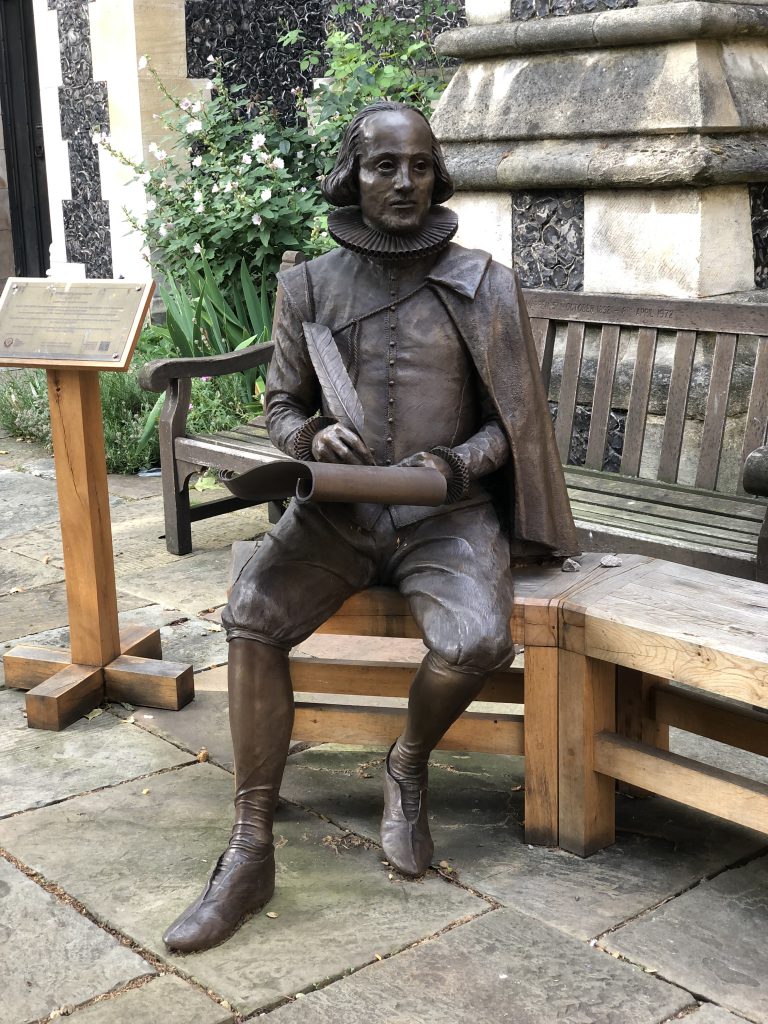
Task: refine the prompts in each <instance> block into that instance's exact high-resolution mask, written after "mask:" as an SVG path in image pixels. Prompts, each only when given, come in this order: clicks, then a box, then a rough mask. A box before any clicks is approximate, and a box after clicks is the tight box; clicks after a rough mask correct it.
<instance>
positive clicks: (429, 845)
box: [381, 745, 435, 878]
mask: <svg viewBox="0 0 768 1024" xmlns="http://www.w3.org/2000/svg"><path fill="white" fill-rule="evenodd" d="M393 749H394V745H393V747H392V748H390V751H389V754H387V759H386V761H385V762H384V815H383V817H382V819H381V845H382V847H383V849H384V856H385V857H386V858H387V860H388V861H389V863H390V864H391V865H392V866H393V867H396V868H397V870H398V871H401V872H402V873H403V874H404V875H411V876H412V877H413V878H418V877H419V876H420V875H423V874H424V872H425V871H426V870H427V868H428V867H429V865H430V864H431V863H432V854H433V853H434V851H435V846H434V843H433V842H432V836H431V835H430V834H429V820H428V818H427V772H426V771H425V772H424V774H423V775H422V776H421V777H420V778H419V779H413V780H408V779H404V780H403V781H402V782H401V781H400V780H398V779H396V778H395V777H394V775H392V773H391V772H390V770H389V758H390V755H391V754H392V750H393ZM405 786H415V787H418V791H419V795H418V813H417V814H416V816H415V818H413V820H410V816H406V813H405V810H404V809H403V794H402V789H401V787H403V788H404V787H405Z"/></svg>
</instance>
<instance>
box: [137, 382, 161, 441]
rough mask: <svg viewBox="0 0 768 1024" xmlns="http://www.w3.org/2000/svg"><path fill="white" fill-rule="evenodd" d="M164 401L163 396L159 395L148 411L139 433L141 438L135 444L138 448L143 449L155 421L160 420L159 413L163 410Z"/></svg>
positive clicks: (155, 423)
mask: <svg viewBox="0 0 768 1024" xmlns="http://www.w3.org/2000/svg"><path fill="white" fill-rule="evenodd" d="M164 401H165V395H160V397H159V398H158V400H157V401H156V402H155V404H154V405H153V406H152V408H151V410H150V411H149V413H148V415H147V418H146V420H145V421H144V429H143V430H142V432H141V436H140V437H139V440H138V442H137V444H138V447H139V448H143V447H144V445H145V444H146V443H147V441H148V440H149V439H150V437H151V436H152V434H153V432H154V429H155V427H156V426H157V421H158V420H159V419H160V413H161V412H162V410H163V402H164Z"/></svg>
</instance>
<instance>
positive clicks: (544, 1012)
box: [270, 910, 694, 1024]
mask: <svg viewBox="0 0 768 1024" xmlns="http://www.w3.org/2000/svg"><path fill="white" fill-rule="evenodd" d="M693 1003H694V1000H693V999H692V998H691V997H690V996H689V995H688V993H687V992H682V991H681V990H680V989H677V988H674V987H673V986H671V985H667V984H665V983H664V982H661V981H659V980H657V979H654V978H652V977H651V976H649V975H647V974H644V973H643V972H642V971H639V970H637V969H636V968H634V967H631V966H630V965H628V964H624V963H619V962H618V961H616V960H613V959H612V958H611V957H609V956H606V955H605V954H604V953H601V952H599V951H597V950H593V949H590V948H589V947H588V946H585V945H584V944H583V943H581V942H577V941H575V940H573V939H569V938H567V937H566V936H564V935H562V934H560V933H559V932H557V931H555V930H554V929H553V928H548V927H547V926H546V925H543V924H540V923H539V922H537V921H532V920H531V919H530V918H528V917H525V916H524V915H522V914H519V913H516V912H515V911H513V910H497V911H494V912H491V913H489V914H485V915H484V916H483V917H481V918H480V919H478V920H475V921H472V922H469V923H468V924H463V925H461V926H459V927H457V928H454V929H453V930H451V931H450V932H448V933H447V934H445V935H441V936H440V937H439V938H437V939H435V940H433V941H431V942H426V943H423V944H422V945H420V946H418V947H416V948H415V949H411V950H408V951H407V952H403V953H401V954H400V955H398V956H396V957H393V958H392V959H390V960H387V961H386V962H384V963H378V964H375V965H373V966H371V967H368V968H366V969H365V970H363V971H360V972H358V973H357V974H355V975H354V976H352V977H350V978H345V979H344V980H342V981H339V982H337V983H336V984H334V985H331V986H330V987H328V988H325V989H323V990H322V991H320V992H313V993H311V994H309V995H307V996H305V997H304V998H303V999H297V1000H296V1001H295V1002H294V1003H292V1004H290V1005H286V1006H285V1007H282V1008H280V1009H278V1010H276V1011H275V1012H274V1013H272V1014H270V1020H274V1022H275V1024H282V1022H283V1021H285V1022H286V1024H288V1022H291V1024H294V1022H295V1024H359V1022H360V1021H365V1022H366V1024H466V1022H467V1021H471V1020H478V1021H506V1022H509V1024H659V1022H660V1021H663V1020H665V1019H667V1018H668V1017H669V1016H671V1015H672V1014H675V1013H677V1012H679V1011H680V1010H682V1009H683V1008H684V1007H686V1006H690V1005H692V1004H693Z"/></svg>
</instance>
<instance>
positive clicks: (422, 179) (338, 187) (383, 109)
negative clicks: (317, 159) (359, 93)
mask: <svg viewBox="0 0 768 1024" xmlns="http://www.w3.org/2000/svg"><path fill="white" fill-rule="evenodd" d="M322 191H323V195H324V196H325V198H326V199H327V200H328V202H329V203H331V204H332V205H334V206H359V207H360V210H361V213H362V217H363V221H364V222H365V223H366V224H367V225H368V226H369V227H373V228H378V229H379V230H380V231H386V232H388V233H389V234H393V235H409V234H413V233H414V232H416V231H418V230H419V229H420V228H421V227H423V225H424V223H425V221H426V218H427V214H428V213H429V209H430V207H431V206H432V205H433V204H435V203H443V202H445V200H446V199H449V198H450V197H451V196H452V195H453V182H452V180H451V176H450V175H449V174H448V171H447V169H446V166H445V161H444V159H443V154H442V151H441V149H440V144H439V142H438V141H437V139H436V138H435V136H434V135H433V133H432V129H431V127H430V125H429V122H428V121H427V119H426V118H425V117H424V115H423V114H421V113H420V112H419V111H418V110H415V109H414V108H413V107H408V106H406V105H405V104H404V103H392V102H391V101H389V100H380V101H379V102H378V103H373V104H371V106H370V107H365V108H364V109H363V110H361V111H360V112H359V113H358V114H356V115H355V116H354V117H353V118H352V120H351V121H350V123H349V125H348V126H347V130H346V131H345V133H344V138H343V139H342V142H341V148H340V149H339V155H338V158H337V160H336V166H335V167H334V168H333V170H332V171H331V173H330V174H329V175H328V177H327V178H326V179H325V181H324V182H323V185H322Z"/></svg>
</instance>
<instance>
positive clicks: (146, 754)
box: [0, 690, 191, 835]
mask: <svg viewBox="0 0 768 1024" xmlns="http://www.w3.org/2000/svg"><path fill="white" fill-rule="evenodd" d="M190 760H191V758H190V756H189V755H188V754H186V753H185V752H184V751H181V750H179V749H178V748H176V747H174V746H171V744H170V743H165V742H163V740H161V739H159V738H158V737H156V736H150V735H149V734H148V733H146V732H143V731H142V730H141V729H137V728H136V727H135V726H133V725H126V724H125V722H121V721H120V719H118V718H115V717H114V715H110V714H109V713H107V712H105V713H103V714H101V715H99V716H98V717H97V718H93V719H91V720H88V719H86V718H81V719H80V720H79V721H78V722H75V723H74V724H73V725H70V726H69V728H67V729H64V730H62V731H61V732H49V731H47V730H45V729H30V728H29V727H28V726H27V720H26V717H25V716H24V694H23V693H22V692H21V691H19V690H3V691H2V692H0V761H2V763H3V764H4V765H5V766H6V769H5V770H3V771H2V772H0V818H3V817H6V816H7V815H9V814H17V813H18V812H19V811H26V810H29V809H31V808H34V807H43V806H45V805H46V804H52V803H56V802H57V801H59V800H64V799H65V798H66V797H70V796H74V795H76V794H78V793H85V792H87V791H88V790H91V789H98V788H100V787H102V786H113V785H115V784H116V783H119V782H125V781H126V780H128V779H135V778H137V777H139V776H141V775H146V774H148V773H150V772H157V771H160V770H162V769H164V768H171V767H173V766H174V765H179V764H185V763H186V762H188V761H190ZM8 767H11V768H12V769H13V770H11V771H9V770H7V768H8ZM5 829H6V826H3V835H5Z"/></svg>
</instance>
